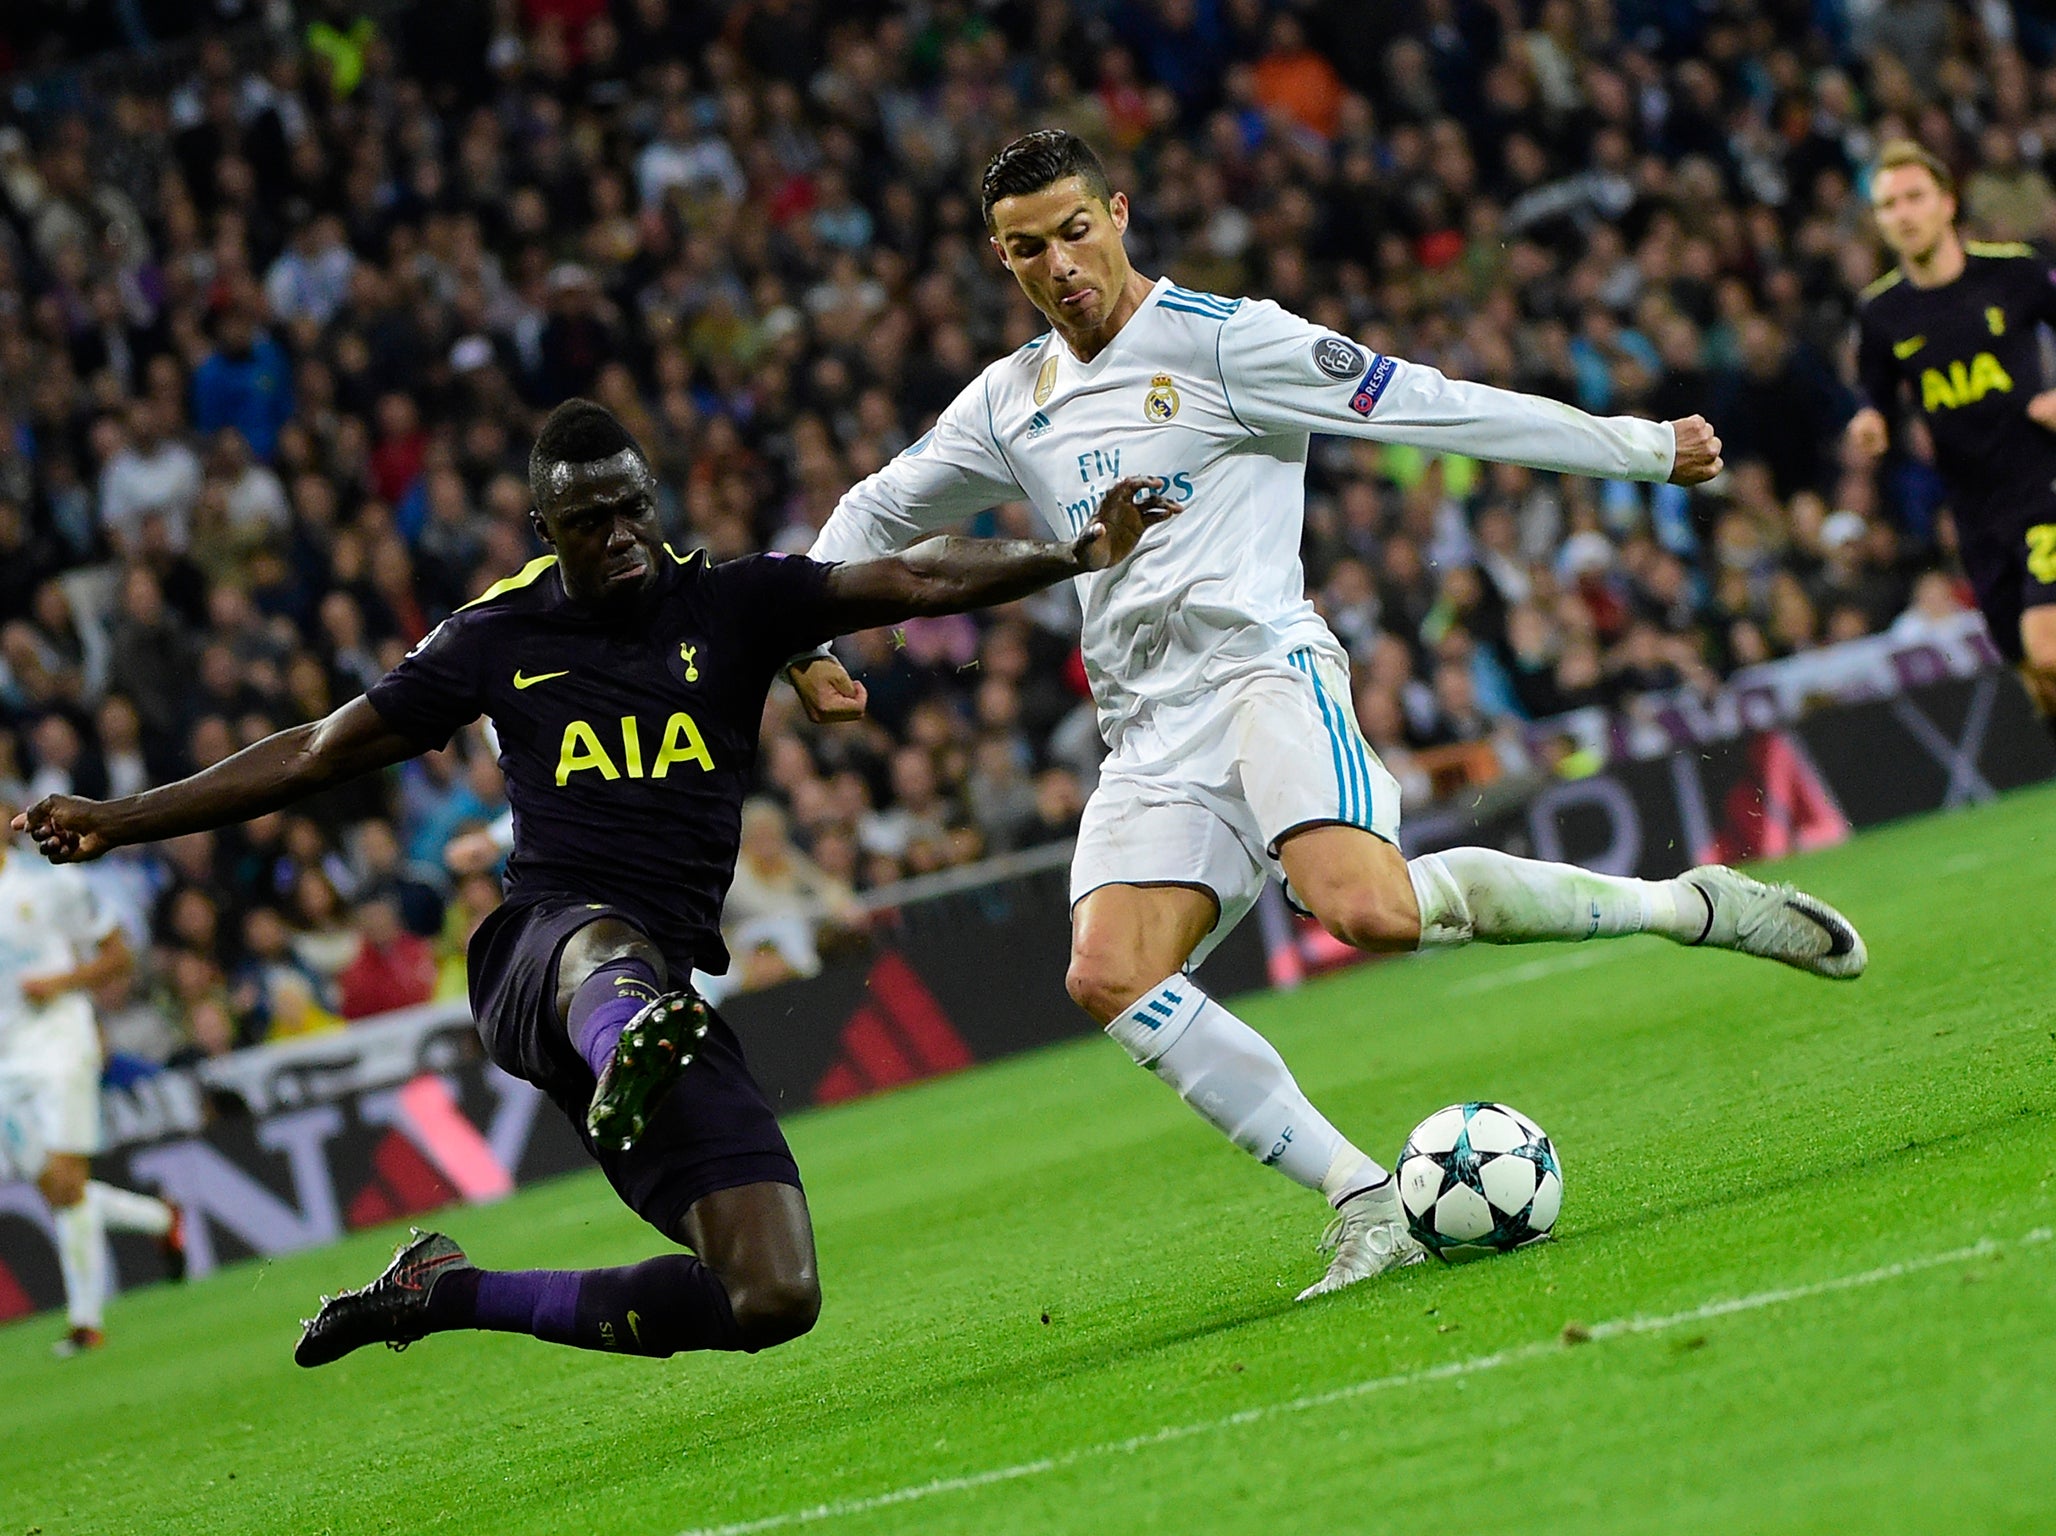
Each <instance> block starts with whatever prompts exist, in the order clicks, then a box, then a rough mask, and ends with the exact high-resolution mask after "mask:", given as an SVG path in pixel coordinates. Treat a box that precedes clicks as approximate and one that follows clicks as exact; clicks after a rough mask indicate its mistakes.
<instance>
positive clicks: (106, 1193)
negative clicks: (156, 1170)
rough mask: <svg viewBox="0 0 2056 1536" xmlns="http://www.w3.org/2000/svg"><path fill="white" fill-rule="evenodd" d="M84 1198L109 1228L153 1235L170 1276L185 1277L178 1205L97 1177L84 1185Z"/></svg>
mask: <svg viewBox="0 0 2056 1536" xmlns="http://www.w3.org/2000/svg"><path fill="white" fill-rule="evenodd" d="M86 1198H87V1199H88V1200H90V1201H92V1202H93V1203H94V1204H95V1205H96V1206H98V1207H99V1208H100V1219H101V1221H102V1222H103V1223H104V1224H105V1226H106V1228H107V1230H108V1231H109V1232H140V1233H142V1234H143V1236H145V1237H154V1238H156V1239H157V1249H158V1252H160V1253H162V1254H163V1255H164V1267H165V1270H166V1271H167V1272H168V1273H169V1275H170V1276H171V1278H172V1279H174V1280H183V1279H185V1277H186V1220H185V1212H184V1211H183V1210H182V1209H181V1208H180V1207H179V1206H177V1205H174V1204H173V1203H172V1202H171V1201H169V1200H160V1199H158V1198H157V1197H156V1196H155V1195H145V1194H142V1193H140V1192H138V1191H136V1190H133V1189H122V1188H120V1187H119V1186H117V1185H114V1184H103V1183H101V1182H100V1181H99V1180H98V1179H94V1180H92V1181H91V1182H90V1183H88V1184H87V1185H86Z"/></svg>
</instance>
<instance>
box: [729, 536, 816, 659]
mask: <svg viewBox="0 0 2056 1536" xmlns="http://www.w3.org/2000/svg"><path fill="white" fill-rule="evenodd" d="M716 569H717V570H718V571H719V572H720V574H721V580H722V583H723V591H722V607H723V610H724V612H726V613H727V614H728V616H729V618H730V621H731V622H732V623H733V624H734V625H735V627H736V629H737V630H738V631H739V632H740V634H741V637H742V641H743V645H744V646H745V648H746V649H747V650H748V651H749V652H750V653H751V655H752V656H753V657H754V658H755V659H756V660H757V662H759V663H760V664H762V665H764V666H767V667H769V668H772V669H776V668H777V667H779V666H782V665H783V664H784V663H785V661H786V660H787V659H788V658H789V657H793V656H797V655H799V654H800V653H801V652H803V651H810V650H812V649H814V648H815V647H816V646H818V645H820V644H822V643H823V642H824V641H827V640H832V639H834V638H835V637H836V636H837V635H838V634H840V633H842V630H841V628H840V627H839V626H838V624H837V622H836V614H835V609H834V605H833V603H832V600H831V599H830V597H829V594H828V572H829V569H830V567H829V566H828V565H826V564H825V563H823V562H821V561H819V560H815V559H813V558H812V557H810V556H807V555H781V554H775V553H774V554H764V555H745V556H743V557H742V558H741V559H740V560H730V561H728V562H727V563H726V564H724V565H721V566H718V567H716Z"/></svg>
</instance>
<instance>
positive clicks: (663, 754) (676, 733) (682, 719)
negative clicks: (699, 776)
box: [650, 713, 714, 779]
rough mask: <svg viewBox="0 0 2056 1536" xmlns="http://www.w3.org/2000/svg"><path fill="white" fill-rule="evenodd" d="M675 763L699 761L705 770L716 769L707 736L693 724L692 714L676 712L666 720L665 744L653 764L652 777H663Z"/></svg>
mask: <svg viewBox="0 0 2056 1536" xmlns="http://www.w3.org/2000/svg"><path fill="white" fill-rule="evenodd" d="M673 763H698V764H699V765H700V768H701V770H702V771H703V772H706V773H712V772H713V771H714V759H713V757H712V756H711V755H709V753H708V751H707V742H706V738H705V737H703V736H701V735H700V728H699V727H698V726H697V725H695V724H693V718H692V716H691V715H688V714H684V713H680V714H675V715H673V716H672V717H671V718H670V719H669V720H667V721H665V722H664V745H663V747H662V748H661V749H660V750H659V751H658V753H657V761H656V762H655V763H654V764H653V765H651V768H650V777H651V778H653V779H661V778H663V777H664V776H665V775H666V774H668V773H670V772H671V765H672V764H673Z"/></svg>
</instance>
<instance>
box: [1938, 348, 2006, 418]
mask: <svg viewBox="0 0 2056 1536" xmlns="http://www.w3.org/2000/svg"><path fill="white" fill-rule="evenodd" d="M1993 393H1998V394H2002V395H2008V394H2011V393H2013V379H2012V377H2011V376H2010V375H2008V373H2007V372H2006V370H2005V369H2004V368H2002V367H2000V366H1999V360H1998V359H1997V358H1996V357H1994V356H1992V354H1991V353H1989V352H1980V353H1978V355H1977V356H1976V357H1973V358H1972V359H1971V360H1970V362H1969V364H1968V365H1967V366H1966V365H1965V364H1964V362H1963V361H1962V360H1961V359H1960V358H1959V359H1958V360H1957V361H1955V362H1953V363H1951V364H1950V365H1949V369H1948V372H1946V373H1944V372H1943V371H1942V370H1941V369H1939V368H1928V369H1924V370H1922V372H1921V375H1920V408H1921V409H1922V410H1923V411H1926V412H1927V413H1928V414H1930V415H1932V414H1934V413H1935V412H1936V411H1954V410H1959V409H1961V408H1962V407H1963V406H1966V405H1975V404H1976V403H1977V402H1978V401H1980V400H1982V399H1984V397H1985V396H1986V395H1989V394H1993Z"/></svg>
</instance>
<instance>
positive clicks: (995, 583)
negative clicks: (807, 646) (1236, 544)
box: [828, 478, 1185, 631]
mask: <svg viewBox="0 0 2056 1536" xmlns="http://www.w3.org/2000/svg"><path fill="white" fill-rule="evenodd" d="M1163 489H1164V482H1163V481H1162V480H1160V479H1155V478H1138V479H1128V480H1122V481H1120V482H1119V483H1117V484H1116V485H1115V486H1114V487H1113V488H1112V489H1111V490H1109V491H1108V492H1107V493H1106V495H1104V496H1103V497H1101V498H1100V503H1099V510H1098V512H1097V513H1095V514H1094V515H1093V520H1092V522H1091V523H1090V524H1089V525H1088V526H1087V527H1086V529H1085V531H1084V532H1083V533H1081V534H1079V535H1078V537H1077V538H1075V539H1069V540H1052V541H1048V542H1045V541H1042V540H1037V539H963V538H950V537H945V538H938V539H930V540H928V541H927V542H926V543H922V544H916V545H915V546H914V547H913V548H911V549H909V550H906V551H905V552H904V553H902V554H897V555H890V556H887V557H886V558H884V559H882V560H865V561H862V562H860V563H858V564H855V565H839V566H837V567H835V569H834V570H833V571H831V572H830V573H829V577H828V595H829V599H830V602H831V604H832V605H833V617H834V619H835V621H836V623H837V626H838V627H839V628H841V629H843V630H845V631H847V630H856V629H872V628H875V627H876V626H878V625H880V624H897V623H899V622H901V621H902V620H904V619H912V618H919V617H921V616H923V615H929V614H943V613H963V612H965V611H967V610H969V609H972V608H989V607H992V606H994V605H995V604H999V603H1011V602H1013V601H1014V600H1015V599H1016V598H1021V597H1026V596H1028V594H1029V593H1031V592H1040V591H1041V590H1042V589H1043V588H1044V587H1048V586H1054V585H1055V584H1056V583H1057V582H1060V581H1067V580H1069V579H1070V578H1071V577H1073V576H1082V575H1084V574H1086V573H1087V572H1088V571H1103V570H1106V569H1107V568H1108V567H1109V566H1114V565H1118V564H1120V563H1121V562H1122V561H1123V560H1125V559H1127V558H1128V556H1129V555H1131V554H1133V553H1134V551H1135V546H1136V544H1137V543H1139V542H1140V541H1141V539H1142V536H1143V534H1145V533H1147V532H1148V531H1149V530H1150V529H1151V528H1154V527H1155V526H1156V525H1157V524H1158V523H1161V522H1164V521H1166V520H1167V519H1169V518H1173V517H1176V516H1177V515H1178V514H1179V513H1180V512H1182V511H1184V510H1185V509H1184V507H1183V506H1181V505H1180V504H1179V503H1177V502H1175V501H1171V500H1169V499H1168V498H1166V497H1165V496H1164V494H1163Z"/></svg>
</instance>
